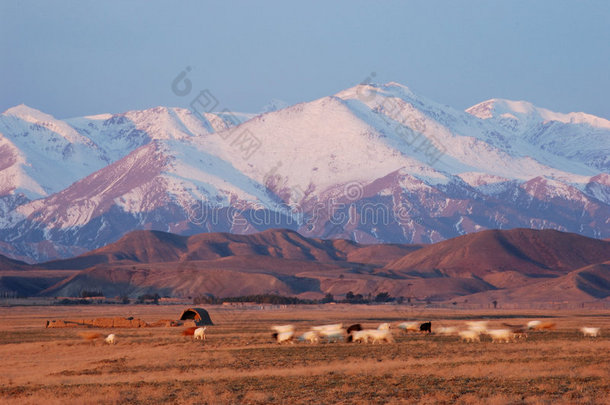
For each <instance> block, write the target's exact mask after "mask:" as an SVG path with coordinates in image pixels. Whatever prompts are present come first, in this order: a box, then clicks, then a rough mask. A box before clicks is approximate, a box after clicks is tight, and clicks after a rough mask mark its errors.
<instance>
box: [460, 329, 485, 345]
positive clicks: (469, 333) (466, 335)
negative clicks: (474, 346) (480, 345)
mask: <svg viewBox="0 0 610 405" xmlns="http://www.w3.org/2000/svg"><path fill="white" fill-rule="evenodd" d="M458 335H459V336H460V339H462V341H464V342H480V341H481V338H480V333H479V332H477V331H475V330H462V331H460V332H458Z"/></svg>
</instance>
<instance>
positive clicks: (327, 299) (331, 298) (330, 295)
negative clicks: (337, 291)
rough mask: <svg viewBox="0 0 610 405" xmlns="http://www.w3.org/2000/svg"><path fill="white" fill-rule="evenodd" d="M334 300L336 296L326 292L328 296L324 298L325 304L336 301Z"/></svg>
mask: <svg viewBox="0 0 610 405" xmlns="http://www.w3.org/2000/svg"><path fill="white" fill-rule="evenodd" d="M334 301H335V297H333V295H332V294H331V293H328V294H326V296H325V297H324V298H323V299H322V303H323V304H327V303H329V302H334Z"/></svg>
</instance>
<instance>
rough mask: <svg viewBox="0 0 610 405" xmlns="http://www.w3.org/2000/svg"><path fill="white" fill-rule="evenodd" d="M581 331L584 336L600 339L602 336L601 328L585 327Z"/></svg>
mask: <svg viewBox="0 0 610 405" xmlns="http://www.w3.org/2000/svg"><path fill="white" fill-rule="evenodd" d="M580 331H581V332H582V334H583V335H584V336H590V337H598V336H601V335H602V334H601V331H600V329H599V328H591V327H587V326H583V327H582V328H580Z"/></svg>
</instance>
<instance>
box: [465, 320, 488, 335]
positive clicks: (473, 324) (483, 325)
mask: <svg viewBox="0 0 610 405" xmlns="http://www.w3.org/2000/svg"><path fill="white" fill-rule="evenodd" d="M488 322H489V321H470V322H466V325H468V329H469V330H471V331H473V332H478V333H479V334H480V333H485V331H486V330H487V323H488Z"/></svg>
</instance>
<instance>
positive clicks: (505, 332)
mask: <svg viewBox="0 0 610 405" xmlns="http://www.w3.org/2000/svg"><path fill="white" fill-rule="evenodd" d="M486 333H487V334H488V335H489V336H491V341H492V342H494V343H495V342H506V343H508V342H511V341H514V339H515V334H514V333H513V331H512V330H510V329H489V330H488V331H487V332H486Z"/></svg>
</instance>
